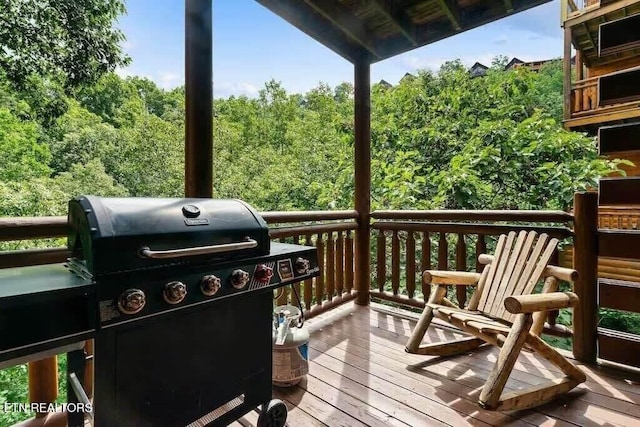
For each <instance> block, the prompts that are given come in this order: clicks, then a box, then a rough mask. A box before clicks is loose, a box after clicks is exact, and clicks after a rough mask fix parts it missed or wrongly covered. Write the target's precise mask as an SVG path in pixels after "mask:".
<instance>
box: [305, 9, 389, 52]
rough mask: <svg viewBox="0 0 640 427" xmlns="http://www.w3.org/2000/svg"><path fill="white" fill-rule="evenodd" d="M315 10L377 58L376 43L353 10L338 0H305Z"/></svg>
mask: <svg viewBox="0 0 640 427" xmlns="http://www.w3.org/2000/svg"><path fill="white" fill-rule="evenodd" d="M303 1H304V2H305V3H306V4H308V5H309V6H310V7H311V8H313V10H315V11H316V12H317V13H319V14H320V15H322V16H323V17H324V18H325V19H327V20H328V21H330V22H331V23H332V24H333V25H334V26H335V27H337V28H338V29H340V30H341V31H342V32H343V33H345V34H346V35H347V36H349V37H350V38H351V39H353V41H355V42H356V43H358V44H359V45H360V46H362V47H363V48H365V49H366V50H368V51H369V52H370V53H371V54H372V55H373V56H375V57H376V58H380V57H381V56H380V54H379V53H378V50H377V49H376V47H375V43H374V42H373V40H372V39H371V37H370V36H369V34H368V31H367V27H366V26H365V24H364V22H363V21H361V20H359V19H358V18H356V16H355V15H354V14H353V12H352V11H350V10H349V9H347V8H346V7H344V6H343V5H342V4H341V3H340V2H339V1H337V0H303Z"/></svg>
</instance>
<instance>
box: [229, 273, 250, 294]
mask: <svg viewBox="0 0 640 427" xmlns="http://www.w3.org/2000/svg"><path fill="white" fill-rule="evenodd" d="M247 283H249V273H247V272H246V271H244V270H233V273H231V286H233V287H234V288H236V289H242V288H244V287H245V286H247Z"/></svg>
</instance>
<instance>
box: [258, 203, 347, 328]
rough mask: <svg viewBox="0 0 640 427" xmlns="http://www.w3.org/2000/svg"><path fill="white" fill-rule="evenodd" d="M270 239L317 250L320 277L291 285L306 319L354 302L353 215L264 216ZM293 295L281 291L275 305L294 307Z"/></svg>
mask: <svg viewBox="0 0 640 427" xmlns="http://www.w3.org/2000/svg"><path fill="white" fill-rule="evenodd" d="M261 215H262V216H263V218H264V219H265V220H266V221H267V223H268V224H269V229H270V231H269V233H270V235H271V237H272V238H273V239H278V240H279V241H281V242H286V243H295V244H302V245H306V246H314V247H316V248H317V250H318V262H319V264H320V265H319V266H320V276H319V277H316V278H314V279H311V280H305V281H304V282H302V283H298V284H296V285H294V288H295V291H296V292H295V293H297V294H298V296H299V297H300V299H301V300H302V302H303V305H304V309H305V311H304V314H305V317H306V318H310V317H313V316H316V315H318V314H320V313H323V312H325V311H327V310H330V309H331V308H333V307H336V306H338V305H340V304H343V303H345V302H347V301H350V300H353V299H354V298H355V297H356V295H357V292H356V290H355V289H354V274H355V270H354V259H355V257H354V238H355V230H356V229H357V223H356V222H355V218H356V212H355V211H327V212H263V213H261ZM330 221H332V222H330ZM295 293H294V292H292V291H291V290H290V289H289V287H285V288H281V293H280V295H279V297H278V298H277V304H278V305H284V304H292V305H296V304H297V301H296V299H295Z"/></svg>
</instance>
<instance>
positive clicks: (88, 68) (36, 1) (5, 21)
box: [0, 0, 129, 87]
mask: <svg viewBox="0 0 640 427" xmlns="http://www.w3.org/2000/svg"><path fill="white" fill-rule="evenodd" d="M123 13H125V6H124V2H123V0H15V1H3V2H2V7H0V69H2V70H4V71H5V72H6V73H7V76H8V77H9V79H10V80H11V81H12V82H13V83H14V84H15V85H16V86H18V87H21V86H22V85H23V84H24V83H25V82H26V80H27V79H28V77H29V76H31V75H33V74H39V75H43V76H44V75H51V76H56V77H59V78H61V79H62V81H64V83H65V85H66V86H67V87H74V86H78V85H80V84H83V83H91V82H94V81H95V80H97V78H98V77H99V76H100V75H102V74H104V73H106V72H108V71H113V70H114V69H115V68H116V67H118V66H123V65H126V64H127V63H128V62H129V58H128V57H127V56H126V55H125V54H124V52H123V51H122V48H121V46H120V43H121V42H122V41H123V40H124V35H123V33H122V32H121V31H120V30H118V29H117V28H114V26H113V24H114V23H115V20H116V19H117V17H118V16H119V15H121V14H123Z"/></svg>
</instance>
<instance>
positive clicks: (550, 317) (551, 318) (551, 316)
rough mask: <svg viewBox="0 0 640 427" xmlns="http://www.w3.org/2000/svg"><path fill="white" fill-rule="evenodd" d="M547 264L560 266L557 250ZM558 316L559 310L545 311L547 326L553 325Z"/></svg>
mask: <svg viewBox="0 0 640 427" xmlns="http://www.w3.org/2000/svg"><path fill="white" fill-rule="evenodd" d="M549 263H550V264H551V265H560V255H559V253H558V250H557V249H556V251H555V252H554V253H553V255H552V257H551V261H550V262H549ZM559 315H560V310H552V311H547V322H549V324H550V325H552V326H553V325H555V324H556V320H557V319H558V316H559Z"/></svg>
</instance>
